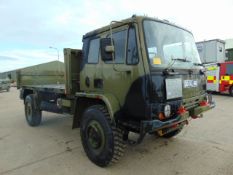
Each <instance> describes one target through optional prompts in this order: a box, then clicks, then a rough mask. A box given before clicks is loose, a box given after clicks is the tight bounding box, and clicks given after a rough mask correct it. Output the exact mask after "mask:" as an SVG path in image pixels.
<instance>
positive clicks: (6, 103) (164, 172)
mask: <svg viewBox="0 0 233 175" xmlns="http://www.w3.org/2000/svg"><path fill="white" fill-rule="evenodd" d="M213 99H214V101H215V102H216V104H217V106H216V107H215V109H213V110H211V111H208V112H207V113H205V114H204V117H203V118H201V119H196V120H191V121H190V122H189V125H188V126H186V127H185V128H184V129H183V131H182V132H181V133H180V134H179V135H178V136H176V137H175V138H172V139H169V140H166V139H162V138H156V137H155V136H153V135H148V136H146V138H145V139H144V142H143V143H142V144H140V145H136V146H131V145H128V146H127V148H126V152H125V155H124V157H122V159H121V161H119V162H118V163H117V164H115V165H112V166H110V167H107V168H100V167H97V166H96V165H94V164H93V163H91V162H90V161H89V160H88V158H87V157H86V155H85V152H84V150H83V148H82V144H81V141H80V134H79V130H78V129H75V130H72V129H71V125H72V118H71V116H66V115H58V114H53V113H47V112H43V121H42V124H41V125H40V126H39V127H29V126H28V125H27V123H26V121H25V116H24V106H23V102H22V101H21V100H20V99H19V92H18V90H16V89H15V88H11V91H10V92H0V175H32V174H33V175H42V174H43V175H52V174H56V175H63V174H67V175H77V174H80V175H89V174H90V175H93V174H94V175H107V174H113V175H122V174H129V175H130V174H134V175H135V174H140V175H141V174H145V175H147V174H148V175H150V174H151V175H152V174H153V175H154V174H161V175H189V174H191V175H202V174H203V175H232V174H233V98H232V97H230V96H227V95H214V97H213Z"/></svg>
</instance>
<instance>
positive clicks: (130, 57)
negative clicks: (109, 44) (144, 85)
mask: <svg viewBox="0 0 233 175" xmlns="http://www.w3.org/2000/svg"><path fill="white" fill-rule="evenodd" d="M112 37H113V43H114V49H115V51H114V61H105V62H103V61H102V76H103V91H104V93H110V94H113V95H114V96H115V97H116V98H117V99H118V101H119V102H120V105H121V106H123V105H124V103H125V98H126V96H127V94H128V93H129V90H130V88H131V86H132V84H133V82H134V81H135V80H136V79H137V78H138V77H139V76H140V74H143V70H144V69H143V65H142V64H140V62H141V61H140V59H139V58H140V56H139V52H138V44H137V43H138V42H137V37H136V28H135V27H130V28H129V27H128V26H123V27H121V28H117V29H115V30H113V34H112Z"/></svg>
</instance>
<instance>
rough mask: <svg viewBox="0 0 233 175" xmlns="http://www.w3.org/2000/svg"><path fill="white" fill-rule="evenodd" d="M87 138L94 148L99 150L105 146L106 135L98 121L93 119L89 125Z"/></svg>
mask: <svg viewBox="0 0 233 175" xmlns="http://www.w3.org/2000/svg"><path fill="white" fill-rule="evenodd" d="M87 139H88V143H89V146H90V147H91V148H92V149H94V150H97V151H98V150H101V149H102V148H103V146H104V142H105V137H104V132H103V129H102V127H101V126H100V124H99V123H98V122H96V121H91V122H90V123H89V125H88V126H87Z"/></svg>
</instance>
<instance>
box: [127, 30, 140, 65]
mask: <svg viewBox="0 0 233 175" xmlns="http://www.w3.org/2000/svg"><path fill="white" fill-rule="evenodd" d="M137 63H138V50H137V41H136V33H135V29H134V28H133V27H131V28H129V31H128V46H127V64H137Z"/></svg>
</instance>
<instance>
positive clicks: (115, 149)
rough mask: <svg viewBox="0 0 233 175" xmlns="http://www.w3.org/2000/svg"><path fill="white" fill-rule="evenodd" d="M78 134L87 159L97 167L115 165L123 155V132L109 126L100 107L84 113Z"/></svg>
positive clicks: (93, 107) (107, 116)
mask: <svg viewBox="0 0 233 175" xmlns="http://www.w3.org/2000/svg"><path fill="white" fill-rule="evenodd" d="M80 134H81V139H82V144H83V148H84V150H85V152H86V154H87V156H88V158H89V159H90V160H91V161H92V162H93V163H95V164H96V165H98V166H101V167H105V166H107V165H109V164H110V163H115V162H117V161H118V160H119V159H120V157H121V156H122V155H123V153H124V149H125V143H124V141H123V131H122V130H121V129H119V128H116V127H115V126H114V125H113V124H111V119H110V116H109V113H108V111H107V109H106V108H105V107H104V106H102V105H95V106H91V107H89V108H88V109H87V110H86V111H85V112H84V114H83V116H82V121H81V127H80Z"/></svg>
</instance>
